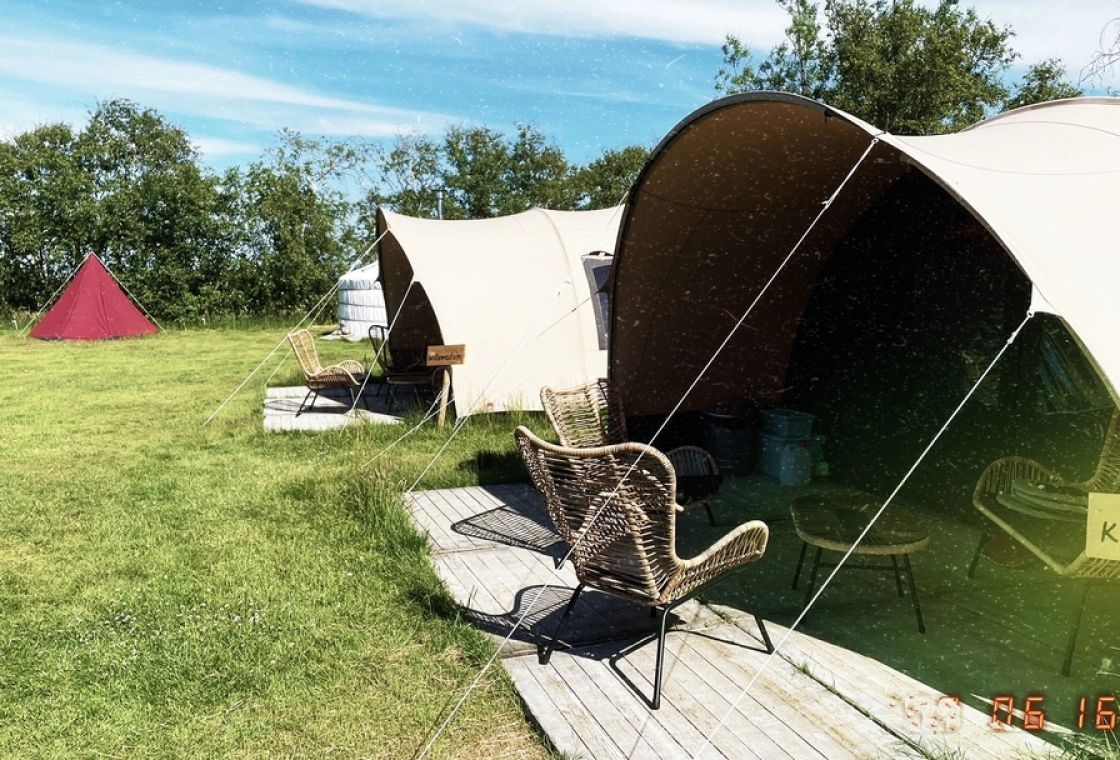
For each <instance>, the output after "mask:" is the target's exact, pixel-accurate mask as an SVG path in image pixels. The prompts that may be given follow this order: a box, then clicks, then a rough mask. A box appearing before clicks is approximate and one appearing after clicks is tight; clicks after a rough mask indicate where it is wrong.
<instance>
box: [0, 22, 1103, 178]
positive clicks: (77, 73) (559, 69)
mask: <svg viewBox="0 0 1120 760" xmlns="http://www.w3.org/2000/svg"><path fill="white" fill-rule="evenodd" d="M930 1H932V0H930ZM964 4H965V5H968V4H969V3H968V0H965V3H964ZM971 4H972V5H973V6H974V7H976V8H977V10H978V11H979V12H980V15H981V16H982V17H990V18H992V19H993V20H995V21H996V22H997V23H1000V24H1009V25H1011V26H1012V27H1013V28H1014V29H1015V30H1016V32H1017V37H1016V39H1015V43H1014V44H1015V47H1016V48H1017V49H1018V50H1020V51H1021V52H1022V53H1023V60H1024V61H1025V62H1031V61H1037V60H1041V59H1042V58H1045V57H1051V56H1059V57H1061V58H1062V59H1063V60H1064V62H1065V63H1066V65H1067V66H1068V68H1069V70H1070V73H1071V75H1072V76H1073V78H1075V79H1076V77H1077V74H1078V72H1079V70H1080V69H1081V67H1082V66H1083V65H1084V64H1085V63H1086V62H1087V61H1088V59H1089V56H1090V55H1091V53H1092V51H1093V50H1094V49H1095V48H1096V47H1097V45H1098V42H1099V37H1100V34H1101V31H1102V29H1103V28H1104V27H1105V25H1106V23H1107V22H1108V21H1109V20H1110V19H1112V18H1115V17H1117V16H1120V0H1077V1H1076V3H1065V2H1041V1H1040V0H974V1H973V2H972V3H971ZM1071 8H1072V9H1075V10H1071ZM5 11H6V12H5V24H4V27H3V29H0V136H10V135H12V134H15V133H17V132H19V131H21V130H24V129H27V128H29V127H32V126H34V125H36V124H39V123H43V122H46V121H56V120H61V121H67V122H70V123H73V124H76V125H80V124H81V123H83V122H84V120H85V118H86V113H87V111H88V110H89V109H90V108H92V107H93V106H94V105H95V104H96V102H97V101H99V100H106V99H109V98H114V97H126V98H130V99H132V100H135V101H137V102H139V103H141V104H143V105H146V106H152V107H155V108H157V109H158V110H160V111H161V112H162V113H164V114H165V115H166V116H168V117H169V118H170V119H171V120H172V121H173V122H175V123H177V124H179V125H181V126H183V127H184V128H186V129H187V131H188V132H189V133H190V134H191V136H192V138H193V139H194V140H195V142H196V144H197V145H198V147H199V148H200V149H201V151H202V153H203V156H204V158H205V160H206V161H207V162H208V163H209V164H210V165H211V166H213V167H215V168H223V167H225V166H229V165H231V164H238V163H244V162H247V161H250V160H252V159H254V158H255V157H257V156H259V154H260V152H261V151H262V150H263V149H264V148H265V147H267V146H269V145H270V144H272V143H273V142H274V135H275V132H276V130H278V129H280V128H281V127H289V128H292V129H296V130H299V131H302V132H306V133H309V134H324V135H328V136H330V137H334V138H345V137H364V138H373V139H388V140H391V139H392V138H393V136H394V135H397V134H402V133H409V132H440V131H442V129H443V128H444V127H445V126H446V125H447V124H451V123H465V124H484V125H487V126H491V127H495V128H498V129H502V130H503V131H509V130H511V129H512V128H513V126H514V125H515V124H516V123H518V122H530V123H533V124H535V125H536V126H538V127H539V128H540V129H542V130H543V131H544V132H545V133H546V134H547V135H548V136H549V137H550V138H551V139H553V140H554V141H556V142H557V143H559V144H560V145H561V146H562V147H563V148H564V150H565V151H566V152H567V154H568V155H569V157H570V158H572V159H573V160H576V161H587V160H589V159H591V158H593V157H595V156H596V155H598V154H599V153H600V152H602V151H603V150H604V149H606V148H613V147H621V146H624V145H629V144H634V143H639V144H645V145H653V144H655V143H656V142H657V141H658V140H659V139H660V138H661V137H662V136H663V135H664V134H665V133H666V132H667V131H668V130H669V129H670V128H671V127H672V126H673V125H674V124H676V123H677V122H678V121H679V120H680V119H681V118H683V117H684V116H686V115H687V114H688V113H689V112H690V111H692V110H693V109H694V108H696V107H698V106H700V105H702V104H703V103H705V102H707V101H709V100H711V99H712V98H713V97H714V96H715V92H714V90H713V78H714V75H715V72H716V69H717V68H718V67H719V64H720V53H719V44H720V42H721V41H722V39H723V35H724V34H725V33H727V32H733V33H735V34H738V35H739V36H740V37H742V38H743V39H744V40H746V41H747V42H748V43H750V44H751V46H752V47H753V48H754V49H756V50H759V51H765V50H768V49H769V48H770V47H771V46H773V45H774V44H775V43H776V42H777V41H778V40H779V39H780V37H781V34H782V28H783V26H784V25H785V16H784V14H783V13H782V12H781V11H780V9H778V7H777V5H776V3H775V2H774V1H773V0H563V1H562V2H543V1H541V0H521V1H520V2H518V0H455V1H454V2H451V1H448V0H439V1H436V0H271V1H270V2H257V1H256V0H242V1H237V0H233V1H232V2H222V1H221V0H184V1H183V2H138V1H136V0H120V1H119V2H89V1H88V0H84V1H83V2H74V1H72V0H38V1H37V2H34V3H27V4H20V3H16V4H6V8H5ZM1104 84H1106V85H1110V86H1116V85H1117V84H1120V77H1118V76H1117V73H1115V72H1114V73H1113V74H1112V75H1111V76H1110V79H1109V80H1106V81H1105V83H1104Z"/></svg>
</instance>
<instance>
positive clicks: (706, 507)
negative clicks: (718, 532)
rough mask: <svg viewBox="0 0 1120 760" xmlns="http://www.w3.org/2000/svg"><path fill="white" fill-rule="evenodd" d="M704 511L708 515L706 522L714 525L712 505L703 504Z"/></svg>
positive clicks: (714, 518)
mask: <svg viewBox="0 0 1120 760" xmlns="http://www.w3.org/2000/svg"><path fill="white" fill-rule="evenodd" d="M704 511H705V512H707V513H708V522H709V523H711V524H712V525H713V526H714V525H715V524H716V516H715V515H713V514H712V505H711V504H709V503H708V502H704Z"/></svg>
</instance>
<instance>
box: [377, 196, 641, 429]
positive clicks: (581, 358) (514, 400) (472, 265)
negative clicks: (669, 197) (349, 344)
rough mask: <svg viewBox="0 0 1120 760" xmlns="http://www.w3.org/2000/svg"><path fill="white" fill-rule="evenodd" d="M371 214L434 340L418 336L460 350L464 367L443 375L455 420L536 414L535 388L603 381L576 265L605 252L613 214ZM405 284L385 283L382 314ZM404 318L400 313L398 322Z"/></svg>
mask: <svg viewBox="0 0 1120 760" xmlns="http://www.w3.org/2000/svg"><path fill="white" fill-rule="evenodd" d="M379 213H380V222H381V224H382V228H381V229H382V230H387V231H388V238H387V239H386V241H385V242H384V243H383V244H382V256H383V261H385V260H386V259H385V258H384V257H386V256H388V257H394V260H393V261H392V265H391V266H390V264H389V263H386V264H385V266H386V268H387V271H389V270H390V269H391V270H392V271H393V272H397V271H400V272H404V271H409V270H410V271H411V274H412V278H413V280H414V281H415V282H416V283H418V284H420V285H422V286H423V288H422V292H423V294H424V295H426V297H427V299H428V302H429V303H430V306H431V311H432V312H433V313H434V315H435V318H436V320H437V321H438V324H439V332H440V334H439V335H438V336H435V335H433V336H428V338H427V339H428V340H429V341H430V342H431V343H435V342H437V341H439V340H441V341H442V342H443V343H445V344H460V343H461V344H464V345H465V346H466V362H465V363H464V364H463V365H461V366H457V367H454V368H453V369H452V383H453V386H452V388H453V394H454V401H455V410H456V413H457V414H458V415H460V416H466V415H470V414H475V413H479V412H496V411H507V410H517V409H524V410H539V409H540V408H541V406H540V398H539V394H540V388H541V386H543V385H552V386H557V387H565V386H571V385H577V384H580V383H583V382H587V381H589V380H593V379H596V378H598V377H602V376H604V375H605V374H606V370H607V357H606V351H605V350H604V349H600V348H599V343H598V330H597V327H596V323H595V313H594V307H593V305H592V303H591V295H592V293H591V288H590V285H589V283H588V278H587V274H586V272H585V270H584V267H583V258H584V256H586V255H588V254H591V253H593V252H595V251H607V252H613V251H614V246H615V239H616V237H617V232H618V224H619V220H620V219H621V216H622V214H621V211H620V209H618V208H611V209H604V210H601V211H583V212H555V211H546V210H543V209H531V210H529V211H526V212H524V213H521V214H515V215H512V216H508V217H500V218H497V219H485V220H471V221H441V220H430V219H416V218H412V217H407V216H402V215H399V214H394V213H391V212H387V211H381V212H379ZM390 238H391V239H390ZM397 258H399V259H401V261H397V260H396V259H397ZM407 286H408V283H407V282H403V281H402V282H398V281H396V279H390V280H387V281H386V288H387V296H388V297H387V299H386V300H387V302H388V303H389V306H390V308H395V304H397V303H399V299H400V298H401V297H402V296H403V294H404V291H405V290H406V289H407ZM388 289H392V292H389V291H388ZM416 293H417V289H416V288H414V289H413V292H412V293H411V294H410V295H409V299H413V298H415V297H416V295H415V294H416ZM410 313H411V310H410V309H407V308H406V309H404V310H402V317H401V318H402V320H404V319H405V318H406V316H405V315H406V314H410ZM400 327H401V333H402V334H408V333H409V332H410V331H411V329H412V328H411V327H410V326H409V325H407V324H405V325H400ZM396 332H397V330H396V329H394V334H395V333H396ZM413 334H415V333H413Z"/></svg>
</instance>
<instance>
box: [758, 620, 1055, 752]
mask: <svg viewBox="0 0 1120 760" xmlns="http://www.w3.org/2000/svg"><path fill="white" fill-rule="evenodd" d="M775 627H776V628H778V629H779V630H780V631H782V632H783V633H784V630H785V629H782V628H781V627H780V626H775ZM779 635H781V634H779ZM784 649H785V652H784V654H785V656H786V657H787V658H790V659H794V660H795V661H796V659H795V658H797V657H798V656H800V657H802V658H805V659H807V660H809V661H811V662H812V663H814V664H816V665H818V666H819V667H820V668H823V669H824V670H825V671H826V672H827V673H829V674H830V675H831V676H832V677H833V678H834V679H835V680H836V685H835V688H837V690H838V691H840V692H841V693H842V694H844V696H845V697H846V698H848V699H850V700H851V701H852V702H854V703H855V704H857V705H859V707H860V709H863V710H865V711H867V713H868V714H870V715H872V716H874V717H875V718H876V719H877V720H879V721H881V722H882V723H884V724H885V725H887V726H889V727H890V728H891V730H892V731H895V732H897V733H900V734H903V735H905V736H907V737H909V738H910V739H911V740H913V741H919V740H921V741H922V742H924V743H926V744H929V743H937V744H944V745H946V746H948V747H954V746H959V747H960V748H961V749H962V750H963V751H967V752H968V753H969V757H977V758H991V760H1000V758H1004V757H1007V756H1008V754H1015V753H1021V752H1024V751H1029V750H1036V751H1037V750H1041V751H1045V750H1047V749H1049V748H1050V747H1051V746H1052V745H1050V744H1048V743H1047V742H1045V741H1044V740H1043V739H1041V738H1039V737H1037V736H1033V735H1031V734H1030V733H1028V732H1026V731H1022V730H1020V729H1015V730H1006V731H993V730H990V729H989V727H988V724H989V721H990V718H989V716H988V715H987V714H986V713H983V712H981V711H979V710H976V709H975V708H972V707H970V706H968V705H964V704H962V705H961V713H960V714H961V729H960V731H958V732H956V733H945V734H941V733H931V732H928V731H925V732H923V731H921V730H920V728H919V729H915V728H914V727H912V726H911V725H910V724H909V722H908V721H907V720H906V718H905V717H904V716H903V715H902V714H901V712H900V710H899V709H897V708H895V707H892V705H891V704H890V699H891V694H892V693H893V694H898V695H899V696H902V697H905V696H906V695H908V694H921V695H926V696H929V697H931V698H933V699H936V698H938V697H941V696H943V695H942V694H941V693H940V692H938V691H937V690H936V689H933V688H932V687H930V686H927V685H926V684H923V683H922V682H921V681H917V680H915V679H913V678H911V677H910V676H907V675H906V674H905V673H901V672H899V671H897V670H895V669H894V668H891V667H889V666H887V665H884V664H883V663H880V662H878V661H877V660H874V659H872V658H869V657H866V656H864V655H861V654H859V653H856V652H851V651H849V650H846V649H842V648H840V647H836V646H835V645H832V644H828V643H827V642H823V641H819V640H817V639H814V638H813V637H811V636H808V635H806V634H802V633H800V632H798V631H794V632H793V634H792V635H791V636H790V638H789V640H788V641H787V643H786V647H785V648H784Z"/></svg>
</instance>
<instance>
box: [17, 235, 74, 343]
mask: <svg viewBox="0 0 1120 760" xmlns="http://www.w3.org/2000/svg"><path fill="white" fill-rule="evenodd" d="M90 255H91V254H88V253H87V254H86V255H85V256H83V257H82V260H81V261H80V262H79V263H78V266H76V267H74V268H73V269H71V270H70V273H69V274H67V275H66V277H65V279H63V281H62V284H61V285H59V286H58V287H57V288H55V289H54V292H53V293H51V295H50V298H48V299H47V300H46V301H44V302H43V305H42V306H41V307H39V311H37V312H35V313H34V314H32V315H31V319H29V320H27V324H26V325H24V326H23V327H22V328H21V329H20V331H19V332H18V333H17V334H16V337H17V338H22V337H23V336H24V335H25V334H26V333H27V331H28V330H30V329H31V326H32V325H34V324H35V320H37V319H38V318H39V315H40V314H42V313H43V312H44V311H46V310H47V307H49V306H50V305H51V304H52V303H54V299H55V296H57V295H58V294H59V293H61V292H62V289H63V288H65V287H66V286H67V284H69V282H70V280H72V279H73V278H74V273H75V272H77V271H78V269H79V267H81V266H82V264H84V263H85V262H86V259H88V258H89V257H90Z"/></svg>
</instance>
